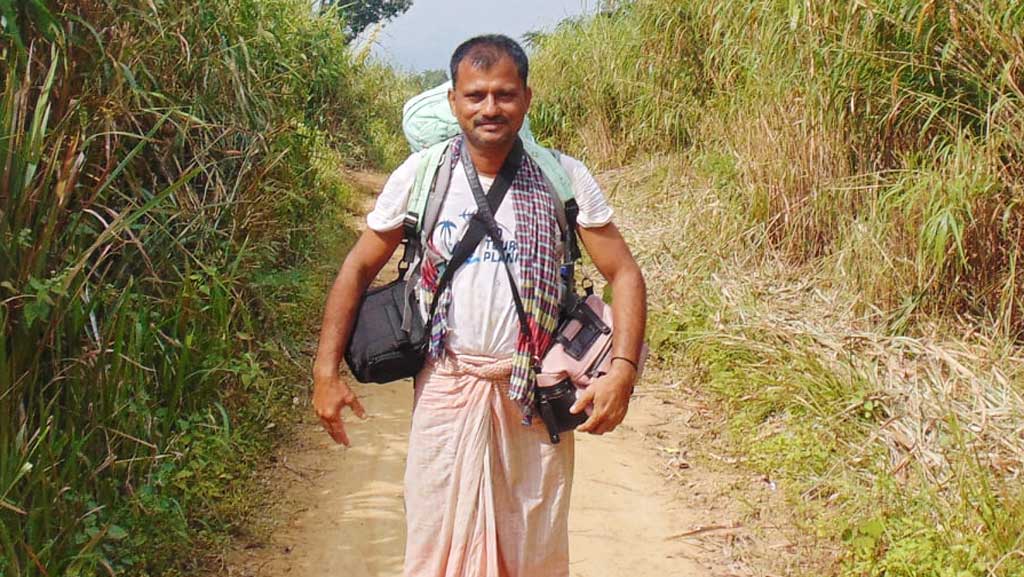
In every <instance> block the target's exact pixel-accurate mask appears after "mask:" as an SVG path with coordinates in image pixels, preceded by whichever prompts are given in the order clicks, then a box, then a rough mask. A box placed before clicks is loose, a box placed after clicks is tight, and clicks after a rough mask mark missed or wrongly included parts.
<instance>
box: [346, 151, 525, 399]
mask: <svg viewBox="0 0 1024 577" xmlns="http://www.w3.org/2000/svg"><path fill="white" fill-rule="evenodd" d="M522 155H523V148H522V143H521V142H519V141H518V140H517V141H516V146H515V147H514V148H513V150H512V152H511V153H509V155H508V157H507V158H506V159H505V163H504V164H503V165H502V167H501V171H500V172H499V173H498V176H497V178H495V179H494V183H493V184H492V185H491V188H490V190H489V191H488V192H487V205H488V208H490V210H491V212H497V210H498V207H499V206H500V205H501V201H502V200H504V198H505V193H507V192H508V189H509V187H510V186H512V181H513V180H515V176H516V172H517V171H518V170H519V166H520V164H521V163H522ZM462 162H463V164H464V165H472V160H471V159H470V158H469V156H468V152H467V151H465V150H463V157H462ZM474 174H475V171H474ZM477 186H479V181H477ZM477 212H478V213H479V212H480V211H479V210H478V211H477ZM486 226H487V225H486V222H485V220H484V218H483V216H482V215H481V217H480V218H476V217H474V218H473V219H472V220H471V222H470V224H469V226H468V227H467V228H466V232H465V233H464V234H463V236H462V238H461V239H459V242H458V243H457V244H456V245H455V248H454V249H453V250H452V258H451V260H449V261H448V263H447V265H446V266H445V270H444V273H443V274H442V275H441V278H440V279H438V281H437V287H436V288H435V291H434V297H433V299H432V301H431V304H430V312H429V314H428V315H427V319H432V318H434V313H436V312H437V302H438V300H439V299H438V298H437V297H438V296H439V295H441V293H442V292H443V291H444V289H445V287H447V286H448V284H449V283H450V282H451V280H452V277H453V276H454V275H455V271H456V270H457V269H458V268H459V267H460V266H462V264H463V263H465V262H466V260H467V259H468V258H469V257H470V255H472V254H473V251H475V250H476V247H477V245H478V244H480V241H481V240H482V239H483V237H484V236H485V235H486V234H487V232H486ZM413 234H415V233H413ZM413 238H414V237H413V236H410V234H409V231H408V230H407V231H406V235H405V239H404V240H403V244H405V254H404V255H403V257H402V261H401V262H400V263H399V265H398V279H397V280H394V281H392V282H390V283H388V284H386V285H384V286H382V287H376V288H372V289H370V290H368V291H366V293H364V294H363V299H362V302H361V303H360V305H359V311H358V313H357V315H356V320H355V323H354V324H353V327H352V334H351V336H350V337H349V342H348V347H347V348H346V350H345V362H346V364H348V368H349V370H351V371H352V375H353V376H355V378H356V380H357V381H359V382H361V383H389V382H391V381H397V380H399V379H405V378H409V377H413V376H415V375H416V373H418V372H419V371H420V369H421V368H422V367H423V363H424V361H425V359H426V354H427V346H428V344H429V342H430V323H429V322H427V323H425V322H424V320H423V318H422V317H421V316H420V312H419V305H418V303H417V302H416V296H415V291H412V290H408V289H409V288H411V287H407V283H408V282H411V280H406V278H405V274H406V271H407V270H408V268H409V266H408V263H409V261H410V260H412V259H411V258H410V257H411V256H412V254H411V253H410V250H413V251H415V250H416V249H417V246H418V243H416V242H415V241H414V240H413ZM407 307H411V311H412V314H411V315H409V316H410V317H411V322H410V323H408V325H404V326H403V317H404V316H405V311H406V310H407Z"/></svg>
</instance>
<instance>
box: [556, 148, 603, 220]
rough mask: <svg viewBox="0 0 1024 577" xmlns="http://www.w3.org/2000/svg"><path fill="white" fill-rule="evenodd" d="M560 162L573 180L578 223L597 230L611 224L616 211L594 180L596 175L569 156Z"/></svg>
mask: <svg viewBox="0 0 1024 577" xmlns="http://www.w3.org/2000/svg"><path fill="white" fill-rule="evenodd" d="M560 161H561V163H562V167H563V168H565V171H566V172H567V173H569V177H570V178H571V179H572V189H573V192H574V193H575V194H576V204H577V205H578V206H579V209H580V213H579V216H578V217H577V218H576V223H577V224H579V225H580V226H582V227H583V228H596V227H599V226H604V225H606V224H608V223H609V222H611V220H612V214H613V212H614V211H612V207H611V206H609V205H608V201H607V200H606V199H605V197H604V192H602V191H601V186H600V185H598V184H597V181H596V180H594V175H593V174H591V173H590V170H588V169H587V167H586V166H585V165H584V164H583V163H582V162H580V161H579V160H576V159H575V158H573V157H571V156H569V155H567V154H562V155H561V157H560Z"/></svg>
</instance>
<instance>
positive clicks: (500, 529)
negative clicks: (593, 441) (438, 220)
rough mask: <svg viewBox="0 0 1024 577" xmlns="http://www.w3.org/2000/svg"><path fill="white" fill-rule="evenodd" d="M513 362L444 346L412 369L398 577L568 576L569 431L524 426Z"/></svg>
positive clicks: (571, 442)
mask: <svg viewBox="0 0 1024 577" xmlns="http://www.w3.org/2000/svg"><path fill="white" fill-rule="evenodd" d="M511 366H512V365H511V361H510V360H502V361H499V360H496V359H492V358H487V357H473V356H468V355H460V356H456V355H455V354H453V353H450V352H449V354H448V355H447V357H446V358H445V359H444V360H442V361H440V362H438V363H437V364H433V363H428V364H427V366H426V367H424V369H423V370H422V371H420V374H419V375H418V376H417V377H416V397H415V405H414V409H413V417H412V431H411V432H410V435H409V457H408V461H407V462H406V469H405V509H406V519H407V526H408V537H407V541H406V550H405V577H568V575H569V531H568V516H569V495H570V491H571V489H572V473H573V436H572V434H564V435H562V442H561V443H559V444H557V445H552V444H551V442H550V440H549V439H548V435H547V431H546V430H545V428H544V425H543V423H541V421H540V419H534V423H533V425H532V426H529V427H526V426H523V425H522V417H521V415H520V412H519V408H518V407H517V406H516V404H515V403H514V402H512V401H510V400H509V399H508V396H507V395H506V392H507V388H508V377H509V374H510V372H511Z"/></svg>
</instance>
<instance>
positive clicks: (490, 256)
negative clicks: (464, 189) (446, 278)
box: [433, 209, 518, 265]
mask: <svg viewBox="0 0 1024 577" xmlns="http://www.w3.org/2000/svg"><path fill="white" fill-rule="evenodd" d="M475 214H476V212H475V211H470V210H468V209H467V210H463V211H462V212H461V213H460V214H459V215H458V217H456V218H457V219H458V220H459V222H454V221H452V220H449V219H443V220H440V221H438V223H437V227H436V228H435V229H434V239H433V240H434V246H435V247H436V248H437V250H438V251H439V252H440V253H441V255H442V256H443V257H444V258H445V260H448V259H451V256H452V251H453V250H455V245H456V244H458V242H459V239H461V238H462V235H463V234H465V231H466V228H467V227H468V226H469V222H470V220H472V218H473V215H475ZM498 237H499V239H500V241H501V243H502V248H504V249H505V257H506V258H507V259H508V261H509V262H510V263H512V264H515V263H516V257H517V254H518V253H517V251H516V248H517V243H516V239H515V234H514V233H513V232H512V231H511V230H510V229H509V228H508V227H507V226H505V225H504V224H502V223H500V222H499V223H498ZM480 262H485V263H488V262H493V263H500V262H502V258H501V252H500V251H499V250H498V247H497V246H495V244H494V239H492V238H491V237H490V235H487V236H485V237H484V238H483V240H481V241H480V244H479V245H478V246H477V248H476V251H474V253H473V254H472V255H471V256H470V257H469V258H467V259H466V262H465V264H466V265H473V264H479V263H480Z"/></svg>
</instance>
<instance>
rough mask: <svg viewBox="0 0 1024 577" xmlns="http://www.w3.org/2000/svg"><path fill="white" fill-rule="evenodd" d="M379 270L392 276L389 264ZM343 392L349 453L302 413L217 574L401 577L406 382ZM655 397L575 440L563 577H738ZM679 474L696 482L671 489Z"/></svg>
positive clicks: (705, 475) (707, 483)
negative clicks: (349, 400)
mask: <svg viewBox="0 0 1024 577" xmlns="http://www.w3.org/2000/svg"><path fill="white" fill-rule="evenodd" d="M353 180H354V181H355V182H357V183H358V184H359V185H360V187H361V188H363V189H364V190H365V192H366V206H365V207H364V208H368V207H369V204H370V201H371V200H372V194H371V192H373V191H376V190H379V188H380V186H381V185H382V182H383V176H382V175H374V174H357V175H353ZM358 220H359V221H360V222H359V223H358V225H359V226H363V225H362V219H361V217H360V218H358ZM396 258H397V257H396ZM388 266H389V267H391V268H390V269H389V270H393V266H394V264H393V263H392V264H389V265H388ZM313 321H315V319H311V322H313ZM355 386H356V391H357V393H358V394H359V395H360V397H361V399H362V401H363V405H364V406H365V407H366V409H367V411H368V412H369V414H370V417H369V418H368V419H367V420H365V421H359V420H358V419H355V420H352V419H354V417H352V419H349V420H348V423H349V425H348V426H349V434H350V437H351V438H352V440H353V445H352V447H351V448H349V449H346V448H344V447H342V446H340V445H336V444H334V442H333V441H331V440H330V438H329V437H328V436H327V434H326V433H325V432H324V431H323V429H322V428H321V427H320V425H319V423H318V422H317V421H316V419H315V417H314V416H313V414H312V411H311V410H306V409H305V408H304V409H303V410H305V412H306V414H305V416H304V418H303V420H302V422H301V423H300V424H299V426H298V427H297V428H296V429H295V433H294V438H293V439H290V440H289V441H288V442H287V443H285V444H284V446H283V447H282V448H281V449H280V450H279V451H278V452H277V454H276V455H275V456H274V457H272V461H273V462H274V465H273V466H272V467H271V469H270V470H269V471H267V472H266V475H265V476H264V482H265V483H266V485H267V487H268V490H269V494H270V495H271V496H272V497H271V501H272V503H271V506H270V508H268V510H267V514H266V518H265V519H261V520H259V521H258V523H256V524H255V525H254V526H253V527H251V528H248V530H247V534H246V535H244V536H243V537H242V538H240V539H239V541H240V542H239V543H237V544H236V545H235V546H234V548H233V549H232V551H231V552H230V553H228V554H227V555H226V556H225V558H224V566H223V567H222V568H220V569H219V570H218V571H217V573H218V574H219V575H231V576H240V577H242V576H244V577H256V576H260V577H273V576H279V575H289V576H296V577H328V576H331V577H397V576H398V575H400V574H401V567H402V555H403V547H404V542H405V524H404V513H403V501H402V476H403V471H404V466H405V456H406V450H407V434H408V428H409V422H410V411H411V408H412V390H411V383H410V382H408V381H403V382H398V383H392V384H390V385H384V386H379V385H358V384H357V385H355ZM659 388H663V387H661V386H659V385H657V384H654V383H652V384H651V386H646V387H645V388H644V392H642V393H640V394H638V395H637V397H636V398H635V400H634V403H633V405H632V406H631V409H630V413H629V416H628V417H627V420H626V422H625V423H624V424H623V426H622V427H620V429H619V430H618V431H616V432H615V433H614V434H612V435H607V436H604V437H594V436H589V435H580V436H579V437H578V438H577V453H576V455H577V456H576V481H575V484H574V488H573V506H572V513H571V516H570V543H571V550H572V557H571V558H572V571H571V574H572V575H573V577H605V576H619V575H627V574H628V575H632V576H635V577H665V576H673V577H691V576H692V577H705V576H708V577H710V576H717V575H723V576H724V575H747V574H750V573H749V572H748V571H747V570H746V569H745V568H743V567H742V566H741V564H739V563H737V562H735V560H732V559H729V558H728V557H727V556H726V557H723V556H722V554H721V553H722V551H723V550H726V549H727V548H726V549H723V548H722V547H721V545H722V544H726V545H728V544H731V543H733V542H734V541H735V539H736V538H737V532H738V531H739V530H740V529H739V528H738V527H737V524H736V523H735V518H734V517H733V515H734V513H735V512H734V511H732V510H729V509H722V508H720V507H718V506H716V505H715V504H714V502H712V501H708V500H703V501H702V500H700V499H699V497H700V496H701V495H702V494H704V493H707V492H708V491H710V490H711V488H712V487H718V486H721V485H722V483H723V478H722V477H720V476H719V474H717V473H711V472H698V471H696V470H694V469H690V466H689V464H687V463H686V461H685V455H681V454H680V453H679V451H678V450H677V449H672V448H671V447H665V446H663V445H664V444H665V442H666V441H665V439H668V438H674V437H676V436H677V435H676V433H675V432H674V431H676V430H677V429H679V428H680V427H686V424H685V421H686V420H688V419H689V415H690V413H688V412H687V411H685V410H682V408H681V407H679V406H672V405H671V404H670V401H669V400H667V397H666V400H664V401H663V400H661V398H662V396H660V395H658V394H656V393H657V390H658V389H659ZM308 406H309V405H308V401H307V402H306V403H304V407H308ZM681 470H688V472H692V473H694V474H696V475H698V477H697V478H690V479H687V480H686V482H685V483H681V482H680V481H679V480H678V477H679V471H681ZM695 497H697V498H698V499H696V500H695ZM695 504H699V507H695V506H694V505H695ZM708 539H720V540H721V541H715V542H710V541H708ZM726 552H728V551H727V550H726Z"/></svg>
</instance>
